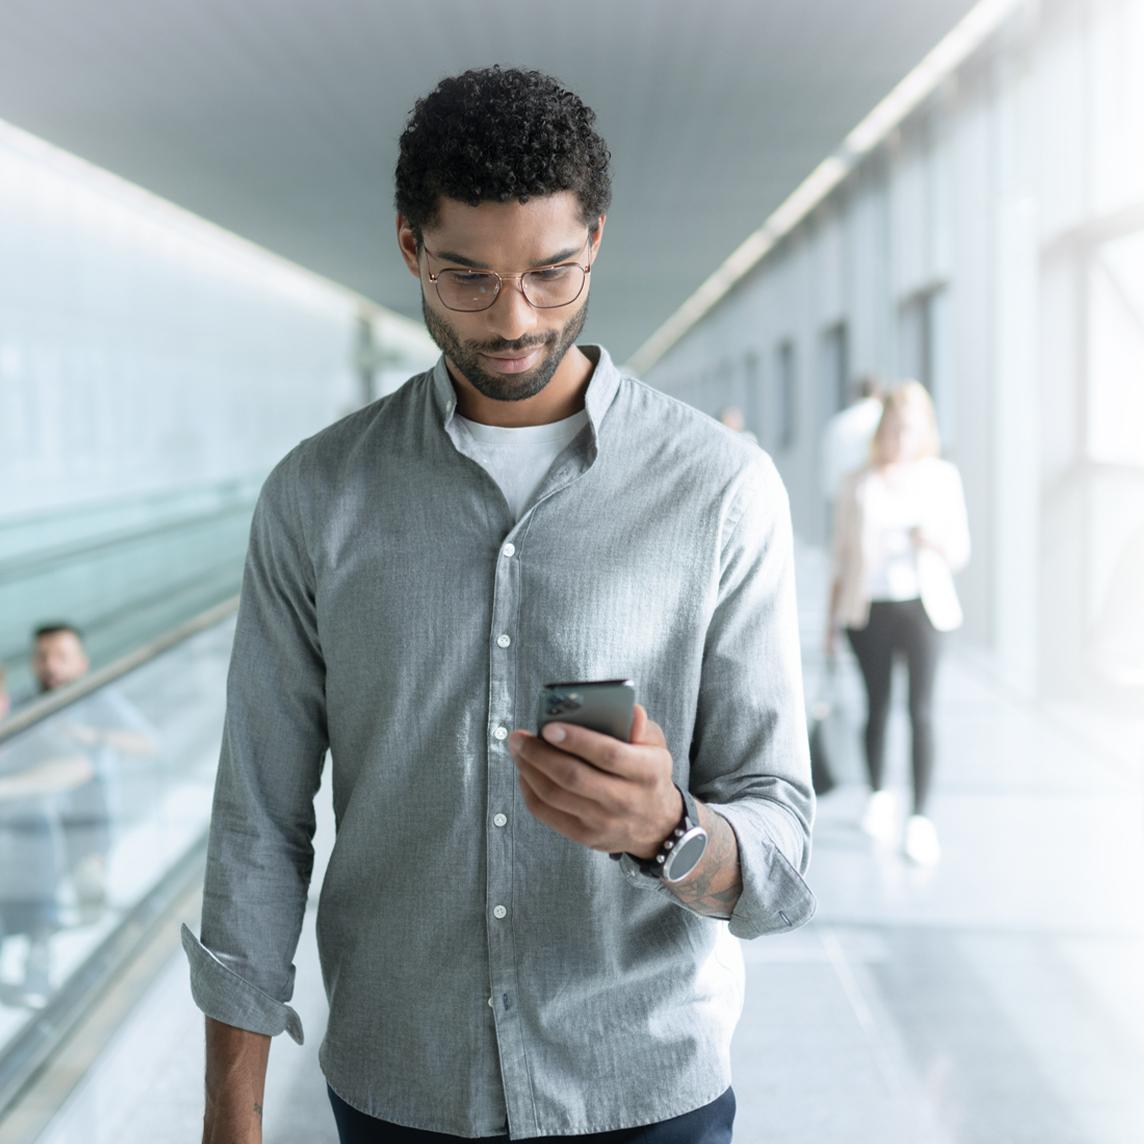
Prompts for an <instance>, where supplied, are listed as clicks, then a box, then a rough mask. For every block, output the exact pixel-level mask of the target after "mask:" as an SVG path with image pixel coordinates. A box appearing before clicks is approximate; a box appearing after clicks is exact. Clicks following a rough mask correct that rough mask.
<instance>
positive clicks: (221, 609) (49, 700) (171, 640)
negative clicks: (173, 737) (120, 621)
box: [0, 596, 238, 743]
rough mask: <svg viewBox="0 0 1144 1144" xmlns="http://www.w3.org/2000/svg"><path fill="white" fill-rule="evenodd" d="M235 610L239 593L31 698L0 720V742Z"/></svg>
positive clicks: (220, 620) (120, 676)
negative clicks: (122, 653) (62, 684)
mask: <svg viewBox="0 0 1144 1144" xmlns="http://www.w3.org/2000/svg"><path fill="white" fill-rule="evenodd" d="M237 611H238V596H231V597H229V598H228V599H226V600H223V602H222V603H221V604H215V605H214V607H212V608H208V609H207V610H206V611H205V612H200V613H199V614H198V615H197V616H194V617H193V618H192V619H189V620H187V621H185V622H184V623H182V624H179V625H178V626H177V627H174V628H172V629H171V630H170V631H169V632H166V633H164V634H163V635H161V636H159V637H158V638H157V639H153V640H151V641H149V642H148V643H145V644H143V645H142V646H141V647H137V648H136V649H135V650H134V651H131V652H128V653H127V655H124V656H120V658H119V659H117V660H114V661H113V662H112V663H109V664H107V665H106V666H105V667H101V668H100V669H99V670H98V671H93V672H91V673H90V674H88V675H85V676H84V677H83V678H82V679H77V680H76V681H75V683H69V684H68V685H67V686H66V687H59V688H56V689H55V690H54V691H51V692H49V693H48V694H47V695H44V696H42V697H41V698H39V699H36V700H34V701H33V702H32V703H29V704H28V705H27V706H26V707H23V708H21V709H20V710H19V711H17V712H15V713H14V714H12V715H9V716H8V718H7V719H5V720H4V721H3V722H0V743H3V742H4V741H5V740H6V739H10V738H11V737H12V736H13V735H18V734H19V733H20V732H21V731H26V730H27V729H28V728H29V727H33V726H35V725H36V724H37V723H42V722H43V721H44V720H45V719H47V718H48V717H49V716H51V715H54V714H55V713H56V712H57V711H62V710H63V709H64V708H65V707H70V706H71V705H72V704H73V703H78V702H79V700H81V699H85V698H86V697H87V696H89V695H90V694H91V693H92V692H93V691H98V690H99V689H100V688H101V687H106V686H107V684H109V683H114V682H115V680H117V679H121V678H122V677H123V676H125V675H126V674H127V673H128V672H130V671H134V670H135V669H136V668H137V667H142V666H143V664H145V663H149V662H150V661H151V660H153V659H155V658H156V657H157V656H159V655H161V654H162V653H163V652H165V651H170V649H171V648H173V647H175V646H176V645H177V644H181V643H183V642H184V641H186V640H188V639H190V638H191V636H195V635H198V634H199V632H202V631H205V630H206V629H207V628H211V627H214V626H215V625H216V624H219V623H221V622H222V621H223V620H225V619H227V618H228V617H230V616H232V615H234V613H235V612H237Z"/></svg>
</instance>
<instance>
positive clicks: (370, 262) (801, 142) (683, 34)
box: [0, 0, 1144, 1144]
mask: <svg viewBox="0 0 1144 1144" xmlns="http://www.w3.org/2000/svg"><path fill="white" fill-rule="evenodd" d="M492 63H503V64H508V65H515V66H525V67H534V68H539V69H541V70H544V71H548V72H550V73H552V74H554V75H556V76H558V77H559V78H560V79H561V80H562V81H564V82H565V83H566V84H567V85H568V86H569V87H571V88H572V89H573V90H575V91H576V92H577V93H578V94H579V95H580V96H581V97H582V98H583V99H584V100H585V101H586V102H587V103H588V104H589V105H590V106H592V107H593V108H594V109H595V110H596V112H597V114H598V117H599V124H598V126H599V128H600V131H601V133H602V134H603V136H604V138H605V139H606V140H607V142H608V144H609V147H610V149H611V152H612V156H613V164H614V178H615V191H614V200H613V207H612V211H611V213H610V215H609V221H608V228H607V234H606V242H605V243H604V247H603V251H602V254H601V258H600V260H599V263H598V264H597V269H596V270H594V272H593V276H592V278H593V289H592V308H591V316H590V318H589V322H588V326H587V328H586V331H585V340H587V341H590V342H599V343H601V344H603V345H605V346H606V347H607V348H608V350H609V352H610V353H611V354H612V356H613V358H614V359H615V360H616V361H617V362H620V363H627V368H628V369H629V370H631V371H632V372H635V373H636V374H638V375H639V376H641V377H642V378H644V379H645V380H646V381H648V382H649V383H650V384H652V385H654V386H656V387H658V388H660V389H662V390H664V391H665V392H667V393H669V394H672V395H673V396H675V397H677V398H679V399H681V400H683V401H686V402H688V403H690V404H692V405H694V406H696V407H697V408H699V409H700V410H702V411H704V412H705V413H708V414H710V415H711V416H712V417H721V418H722V419H723V420H724V421H725V422H727V423H728V424H732V425H734V426H735V427H736V428H740V429H742V430H743V431H746V432H749V433H751V434H753V436H754V438H755V439H756V440H757V442H758V443H759V445H760V446H761V447H762V448H763V449H765V450H766V451H767V452H768V453H769V454H770V455H771V456H772V457H773V458H774V460H775V462H776V464H777V466H778V468H779V471H780V473H781V475H782V477H783V479H784V481H785V483H786V486H787V489H788V491H789V494H790V498H791V506H792V513H793V521H794V529H795V534H796V543H797V547H798V584H799V598H800V620H801V625H802V639H803V653H804V654H803V658H804V669H805V673H806V685H807V692H808V696H809V697H810V698H811V699H812V700H819V701H820V702H819V703H818V704H817V706H815V707H814V708H813V709H812V711H811V714H812V717H813V716H815V715H816V713H817V714H818V715H822V716H823V719H824V727H823V733H824V743H825V744H827V745H828V747H829V760H830V766H831V770H832V771H833V778H834V783H835V785H834V786H833V789H831V790H829V791H827V790H826V789H825V785H824V787H823V791H822V796H821V798H820V802H819V818H818V825H817V828H816V840H815V857H814V861H813V864H812V868H811V872H810V882H811V885H812V887H813V888H814V889H815V891H816V892H817V894H818V896H819V899H820V903H821V904H820V909H819V913H818V916H817V918H816V919H815V921H814V922H813V923H812V924H811V925H810V926H809V927H808V928H807V929H806V930H804V931H800V932H799V933H798V934H794V935H789V936H787V937H782V938H776V939H768V940H765V941H762V942H756V943H753V944H752V945H751V946H749V947H746V948H745V949H744V955H745V957H746V961H747V975H748V992H747V1003H746V1009H745V1012H744V1017H743V1021H742V1024H741V1026H740V1030H739V1032H738V1034H737V1036H736V1042H735V1054H736V1056H735V1068H736V1087H737V1089H738V1090H739V1092H740V1097H739V1108H740V1113H739V1122H738V1123H739V1128H738V1134H737V1139H741V1140H743V1141H746V1142H747V1144H751V1142H755V1141H758V1142H763V1141H767V1142H770V1141H796V1140H797V1141H806V1140H815V1141H824V1142H835V1141H837V1142H843V1141H846V1142H850V1141H854V1142H865V1141H871V1140H875V1139H877V1140H880V1141H903V1142H910V1144H915V1142H919V1141H935V1142H946V1141H950V1142H952V1141H982V1142H989V1144H995V1142H998V1141H1026V1140H1028V1141H1030V1142H1033V1141H1035V1142H1037V1144H1048V1142H1057V1141H1060V1142H1064V1141H1068V1142H1073V1141H1076V1142H1081V1141H1084V1142H1089V1141H1091V1142H1092V1144H1113V1142H1121V1141H1123V1142H1125V1144H1127V1142H1130V1141H1139V1140H1142V1139H1144V1094H1142V1089H1144V1086H1142V1085H1141V1081H1144V1044H1142V1041H1144V1033H1142V1030H1144V910H1142V905H1144V895H1142V894H1141V891H1140V887H1139V880H1140V875H1141V873H1144V862H1142V859H1144V145H1142V141H1144V0H980V2H977V3H974V2H973V0H926V2H924V3H916V2H907V0H852V2H851V3H845V4H844V3H841V2H838V0H818V2H816V3H812V4H807V3H800V2H795V0H774V2H771V3H767V4H759V3H754V2H751V0H713V2H712V3H711V4H708V5H705V6H700V5H695V4H687V3H684V2H682V0H628V2H627V3H623V4H614V3H607V2H605V0H581V2H580V3H578V4H576V5H569V4H560V3H555V2H551V0H533V2H531V3H525V2H524V0H484V2H483V3H480V4H473V3H471V2H469V3H460V2H455V0H426V2H424V3H421V4H418V5H405V6H398V5H394V4H388V3H381V2H373V3H371V2H369V0H341V2H339V3H337V4H319V3H317V2H316V0H295V2H294V3H291V4H289V5H286V4H276V3H273V2H272V0H249V2H248V3H246V4H243V5H237V6H236V5H230V4H224V3H222V2H221V0H196V2H195V3H191V2H190V0H106V2H105V3H103V4H100V5H94V6H93V5H89V4H82V3H79V2H77V0H58V2H57V3H54V4H42V3H40V4H33V3H31V2H30V0H4V3H3V4H0V667H2V669H3V686H2V687H0V715H3V714H4V713H5V711H6V712H7V716H6V718H4V719H3V720H2V721H0V1138H3V1139H4V1140H5V1141H8V1140H12V1141H18V1140H29V1141H31V1140H40V1141H58V1140H84V1141H92V1140H103V1139H107V1140H112V1139H114V1140H116V1141H118V1142H124V1141H133V1140H140V1141H142V1140H147V1141H155V1140H166V1139H171V1140H174V1139H180V1140H183V1139H190V1138H193V1137H194V1134H195V1132H196V1131H197V1127H196V1125H197V1123H198V1118H199V1117H200V1116H201V1095H200V1094H201V1069H202V1047H201V1034H200V1023H201V1022H200V1018H199V1014H198V1012H197V1010H195V1009H194V1006H193V1004H192V1003H191V1001H190V997H189V989H188V987H187V981H186V970H185V965H184V964H183V961H182V957H181V954H179V953H178V951H177V948H176V945H177V922H178V921H180V920H186V921H188V922H190V923H191V924H192V925H195V924H196V923H197V911H198V904H197V901H196V894H197V889H198V886H199V884H200V882H201V876H202V855H203V845H204V832H205V828H206V823H207V819H208V816H209V809H210V795H211V786H212V782H213V772H214V766H215V764H216V762H217V751H218V735H219V729H220V725H221V718H222V704H223V687H224V683H225V675H226V665H227V655H228V650H229V639H230V630H231V624H232V623H233V614H234V608H235V606H236V594H237V592H238V588H239V583H240V577H241V571H242V561H243V555H244V552H245V546H246V534H247V530H248V527H249V523H250V514H251V510H252V508H253V504H254V500H255V497H256V496H257V492H258V489H259V487H260V484H261V481H262V480H263V478H264V477H265V476H266V474H267V472H268V471H269V469H270V468H271V466H272V465H273V464H274V463H275V462H276V461H277V460H278V459H279V458H280V457H281V456H282V455H283V454H284V453H285V452H287V451H288V450H289V449H290V448H291V447H292V446H293V445H294V444H295V443H297V442H298V441H299V440H301V439H302V438H303V437H306V436H309V435H310V434H312V433H314V432H315V431H317V430H318V429H320V428H321V427H323V426H324V425H327V424H329V423H330V422H331V421H333V420H335V419H337V418H338V417H340V416H342V415H344V414H345V413H347V412H349V411H351V410H353V409H355V408H358V407H360V406H361V405H363V404H366V403H368V402H370V401H373V400H375V399H377V398H379V397H381V396H383V395H385V394H386V393H388V392H391V391H392V390H394V389H395V388H397V387H398V386H399V385H401V384H402V383H403V382H404V381H405V380H406V379H407V378H408V377H409V376H411V375H412V374H414V373H416V372H419V371H421V370H423V369H425V368H427V367H428V366H429V365H431V364H432V362H433V361H434V360H435V358H436V349H435V347H434V346H433V344H432V342H431V341H430V340H429V338H428V336H427V334H426V333H425V331H424V328H423V325H422V323H421V318H420V297H419V294H418V290H417V286H416V283H415V282H414V280H413V279H412V278H411V277H410V276H409V274H408V272H407V270H406V269H405V267H404V265H403V264H402V263H401V261H400V259H399V257H398V255H397V251H396V248H395V241H394V226H393V208H392V186H393V168H394V164H395V160H396V154H397V139H398V136H399V134H400V132H401V129H402V125H403V123H404V120H405V117H406V116H407V114H408V113H409V111H410V110H411V108H412V106H413V103H414V101H415V100H416V99H417V98H418V97H419V96H421V95H423V94H425V93H426V92H428V91H429V90H430V89H431V88H432V87H433V85H434V84H435V83H436V82H437V80H438V79H440V78H442V77H443V76H445V75H449V74H455V73H457V72H459V71H461V70H464V69H465V68H467V67H475V66H487V65H489V64H492ZM871 376H876V377H877V378H878V379H880V381H881V382H882V383H883V385H885V386H886V387H889V388H892V387H893V386H894V385H895V384H897V383H898V382H900V381H901V380H903V379H906V378H913V379H917V380H918V381H920V382H921V383H922V385H924V386H925V388H926V390H927V391H928V393H929V394H930V396H931V398H932V401H933V405H934V407H935V410H936V414H937V419H938V425H939V429H940V434H941V441H942V453H943V455H944V456H945V457H946V458H948V459H949V460H951V461H953V462H954V463H955V464H956V466H957V468H958V470H959V471H960V474H961V478H962V482H963V486H964V493H965V502H966V508H967V515H968V520H969V528H970V534H971V536H972V557H971V559H970V561H969V563H968V565H967V566H966V567H965V568H964V570H963V571H961V572H959V574H958V576H957V591H958V594H959V596H960V600H961V605H962V608H963V610H964V614H965V618H964V624H963V626H962V627H961V628H960V629H959V630H958V631H957V632H956V633H953V634H951V635H950V636H949V637H948V640H947V651H948V654H947V655H946V656H945V657H944V659H943V660H942V664H941V668H940V672H939V676H938V682H937V692H936V699H935V714H934V721H935V728H936V738H937V763H936V770H935V779H934V795H933V800H932V801H933V806H932V811H931V813H932V817H933V819H934V821H935V822H936V823H937V826H938V828H939V829H940V831H941V838H942V854H941V859H940V862H932V863H918V862H910V861H908V860H907V859H906V858H905V857H904V856H903V855H902V854H901V853H900V852H899V850H898V848H896V847H895V846H893V845H885V844H884V843H885V841H886V840H885V839H882V840H881V844H880V843H879V840H877V839H871V837H869V832H868V831H863V829H862V828H861V827H862V814H863V806H864V800H865V796H866V793H867V791H866V780H865V775H864V763H863V760H862V745H861V739H862V729H863V721H864V718H865V714H864V702H865V697H864V692H863V688H862V683H861V677H860V674H859V671H858V668H857V665H856V664H855V662H854V661H853V658H852V657H851V655H850V653H849V650H848V649H847V648H846V647H845V645H843V647H842V649H841V655H840V659H839V663H838V671H837V672H836V673H831V672H828V671H827V670H826V668H827V665H828V661H827V659H826V657H825V655H824V650H823V649H824V634H825V628H826V623H827V594H828V588H829V580H830V575H831V573H830V556H829V553H830V540H831V532H832V521H833V516H832V512H833V507H832V506H833V502H834V497H835V490H834V488H833V486H832V485H831V483H830V478H829V477H827V476H825V475H824V473H825V471H826V470H828V469H829V466H830V463H831V457H832V452H831V449H832V446H831V444H830V442H831V437H830V435H829V423H831V420H832V418H834V417H835V415H836V414H838V413H839V412H840V411H842V410H843V409H845V408H846V407H848V406H849V405H850V404H851V402H852V400H853V397H854V393H855V386H856V385H857V383H859V382H860V380H861V379H863V378H866V377H871ZM37 632H38V633H40V634H39V635H37V634H36V633H37ZM894 696H895V701H894V707H893V710H892V713H891V717H890V724H889V732H888V735H889V738H888V782H889V786H890V789H891V790H892V791H894V792H896V793H897V795H898V796H899V797H900V799H901V803H902V805H903V806H904V805H905V802H906V800H907V799H908V789H909V785H910V776H909V762H908V758H909V733H910V728H909V722H908V719H907V715H906V704H905V698H904V697H905V683H904V680H903V679H902V678H899V677H895V681H894ZM827 711H829V715H828V716H827V714H826V713H827ZM652 714H653V716H654V712H653V713H652ZM321 797H322V799H323V812H322V815H321V816H320V827H319V851H320V852H322V853H324V851H323V847H324V848H325V850H326V851H328V846H329V841H330V835H331V833H332V824H331V822H330V817H329V813H328V808H327V806H326V804H327V803H328V792H325V791H324V792H323V794H322V796H321ZM320 873H321V865H320V863H319V870H318V872H317V874H316V879H317V878H318V877H320ZM314 884H315V887H316V886H317V884H318V883H317V880H315V883H314ZM314 897H315V899H316V888H315V893H314ZM298 964H299V979H298V995H297V1001H296V1005H297V1007H298V1008H299V1010H300V1011H301V1012H302V1014H303V1017H304V1019H305V1020H306V1022H307V1024H308V1027H310V1028H311V1029H312V1030H314V1029H319V1028H321V1027H322V1024H323V1016H322V1014H323V1005H324V998H323V995H322V989H321V981H320V975H319V972H318V968H317V964H316V957H315V955H314V951H313V935H312V918H311V917H310V916H309V915H308V922H307V929H306V931H305V932H304V934H303V939H302V946H301V947H300V950H299V957H298ZM319 1039H320V1038H318V1037H316V1036H315V1037H313V1038H312V1042H310V1043H308V1044H307V1045H306V1047H305V1048H304V1049H298V1048H296V1047H295V1046H293V1045H292V1044H290V1045H282V1046H279V1045H277V1044H276V1046H275V1050H274V1052H273V1053H272V1056H271V1066H270V1073H271V1080H270V1092H269V1095H268V1100H267V1112H266V1124H267V1139H270V1140H283V1141H285V1140H307V1141H318V1140H333V1139H335V1136H334V1133H333V1124H332V1120H331V1119H330V1117H329V1114H328V1109H326V1108H324V1107H323V1105H324V1101H325V1096H324V1087H323V1085H322V1082H321V1078H320V1074H319V1073H318V1068H317V1062H316V1046H317V1043H318V1040H319ZM792 1045H793V1046H794V1051H791V1046H792Z"/></svg>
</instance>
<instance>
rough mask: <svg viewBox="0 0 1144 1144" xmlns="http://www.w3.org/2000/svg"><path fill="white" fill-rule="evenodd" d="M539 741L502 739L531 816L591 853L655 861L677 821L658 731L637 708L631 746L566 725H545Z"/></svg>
mask: <svg viewBox="0 0 1144 1144" xmlns="http://www.w3.org/2000/svg"><path fill="white" fill-rule="evenodd" d="M541 734H542V735H543V738H540V737H538V736H536V735H533V734H531V733H530V732H528V731H514V732H513V733H512V735H510V736H509V740H508V746H509V751H510V752H511V754H512V757H513V761H514V762H515V763H516V767H517V772H518V777H519V779H520V789H521V792H522V793H523V795H524V801H525V805H526V806H527V807H528V809H529V810H530V811H531V812H532V814H533V815H534V816H535V817H536V818H538V819H539V820H540V821H541V822H543V823H544V824H545V825H547V826H550V827H551V828H552V829H553V830H555V831H556V832H557V833H559V834H563V835H564V837H565V838H570V839H571V840H572V841H573V842H579V843H580V844H581V845H582V846H587V847H590V848H591V849H592V850H606V851H609V852H613V853H614V852H616V851H626V852H627V853H629V854H632V855H634V856H636V857H638V858H652V857H654V856H655V852H656V850H658V849H659V846H660V843H662V842H663V840H664V839H665V838H666V837H667V836H668V835H669V834H670V833H671V832H672V830H673V829H674V828H675V827H676V826H677V825H678V824H679V819H680V817H681V816H682V814H683V799H682V798H681V797H680V794H679V791H677V790H676V789H675V785H674V783H673V782H672V778H671V753H670V752H669V751H668V749H667V739H666V738H665V737H664V734H663V729H662V728H661V727H660V726H659V724H658V723H654V722H653V721H652V720H650V719H649V718H648V717H647V711H645V710H644V708H643V707H642V706H640V704H638V703H637V704H636V706H635V715H634V718H633V719H632V732H631V742H630V743H623V742H621V741H620V740H619V739H614V738H612V736H611V735H603V734H601V733H600V732H598V731H589V730H588V729H587V728H586V727H577V726H575V725H574V724H571V723H549V724H548V725H547V726H545V728H544V729H543V731H542V732H541Z"/></svg>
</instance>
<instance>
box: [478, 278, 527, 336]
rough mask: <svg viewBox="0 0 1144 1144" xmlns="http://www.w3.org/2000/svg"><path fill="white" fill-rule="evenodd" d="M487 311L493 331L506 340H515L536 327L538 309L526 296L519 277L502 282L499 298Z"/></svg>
mask: <svg viewBox="0 0 1144 1144" xmlns="http://www.w3.org/2000/svg"><path fill="white" fill-rule="evenodd" d="M486 313H487V314H488V316H489V325H490V327H491V332H492V333H495V334H496V335H497V337H499V338H503V339H504V340H505V341H506V342H515V341H516V340H517V339H519V338H522V337H524V336H525V335H526V334H528V333H529V332H530V331H532V330H534V329H535V328H536V324H537V322H536V311H535V310H534V309H533V308H532V306H530V305H529V303H528V299H527V298H525V296H524V291H523V290H522V289H521V284H520V279H519V278H512V279H509V280H507V281H506V282H504V283H503V284H502V286H501V291H500V294H498V295H497V300H496V301H495V302H494V303H493V304H492V306H491V307H490V308H489V309H488V310H487V311H486Z"/></svg>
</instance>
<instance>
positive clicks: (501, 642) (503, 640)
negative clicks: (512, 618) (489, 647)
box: [497, 635, 512, 647]
mask: <svg viewBox="0 0 1144 1144" xmlns="http://www.w3.org/2000/svg"><path fill="white" fill-rule="evenodd" d="M510 643H512V637H511V636H505V635H500V636H497V647H508V645H509V644H510Z"/></svg>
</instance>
